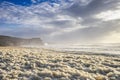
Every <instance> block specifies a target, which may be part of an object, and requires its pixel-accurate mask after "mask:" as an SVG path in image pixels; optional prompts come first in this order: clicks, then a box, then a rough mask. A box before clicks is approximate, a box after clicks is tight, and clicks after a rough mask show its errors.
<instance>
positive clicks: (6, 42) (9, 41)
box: [0, 35, 43, 46]
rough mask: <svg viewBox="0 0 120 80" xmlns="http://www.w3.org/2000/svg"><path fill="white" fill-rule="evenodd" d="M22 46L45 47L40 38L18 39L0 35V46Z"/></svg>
mask: <svg viewBox="0 0 120 80" xmlns="http://www.w3.org/2000/svg"><path fill="white" fill-rule="evenodd" d="M21 45H37V46H39V45H43V41H42V40H41V39H40V38H31V39H24V38H17V37H11V36H3V35H0V46H21Z"/></svg>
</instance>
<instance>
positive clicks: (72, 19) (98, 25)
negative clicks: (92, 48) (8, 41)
mask: <svg viewBox="0 0 120 80" xmlns="http://www.w3.org/2000/svg"><path fill="white" fill-rule="evenodd" d="M31 2H32V4H31V5H30V6H22V5H16V4H13V3H10V2H7V1H3V2H0V34H3V35H12V36H18V37H42V39H43V40H45V41H48V42H73V43H74V42H79V43H80V42H82V43H84V42H90V43H93V42H119V41H120V38H119V37H117V36H118V35H119V34H120V30H119V29H120V23H119V22H120V16H119V15H120V1H119V0H60V1H59V0H57V1H56V2H55V1H54V2H49V1H46V2H42V3H39V0H31ZM111 34H112V36H113V38H114V40H112V39H111V38H112V36H111ZM115 38H116V39H117V40H116V39H115ZM109 39H111V40H109Z"/></svg>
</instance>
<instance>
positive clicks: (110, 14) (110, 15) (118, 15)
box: [95, 9, 120, 21]
mask: <svg viewBox="0 0 120 80" xmlns="http://www.w3.org/2000/svg"><path fill="white" fill-rule="evenodd" d="M95 18H98V19H102V20H103V21H110V20H117V19H120V9H117V10H108V11H105V12H101V13H100V14H97V15H95Z"/></svg>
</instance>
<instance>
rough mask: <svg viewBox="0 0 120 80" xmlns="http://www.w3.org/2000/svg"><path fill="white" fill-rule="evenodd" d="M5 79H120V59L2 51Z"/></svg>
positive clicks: (1, 67) (0, 61)
mask: <svg viewBox="0 0 120 80" xmlns="http://www.w3.org/2000/svg"><path fill="white" fill-rule="evenodd" d="M0 79H1V80H120V56H113V55H112V56H108V55H107V56H106V55H92V54H91V55H87V54H69V53H62V52H56V51H52V50H46V49H38V48H17V47H16V48H15V47H1V48H0Z"/></svg>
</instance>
